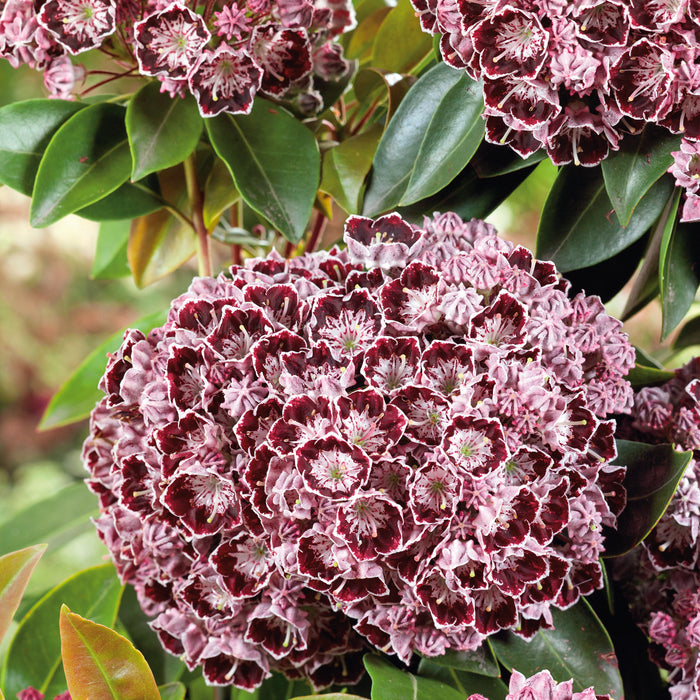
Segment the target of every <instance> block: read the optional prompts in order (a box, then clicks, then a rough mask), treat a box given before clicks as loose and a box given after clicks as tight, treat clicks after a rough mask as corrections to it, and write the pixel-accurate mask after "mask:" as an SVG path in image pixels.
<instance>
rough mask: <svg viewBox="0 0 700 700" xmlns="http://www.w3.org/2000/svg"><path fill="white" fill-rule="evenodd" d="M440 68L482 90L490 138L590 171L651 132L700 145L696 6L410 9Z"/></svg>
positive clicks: (438, 1) (518, 1) (516, 0)
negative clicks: (630, 136)
mask: <svg viewBox="0 0 700 700" xmlns="http://www.w3.org/2000/svg"><path fill="white" fill-rule="evenodd" d="M412 2H413V5H414V7H415V9H416V11H417V13H418V14H419V16H420V20H421V24H422V26H423V29H424V30H425V31H426V32H429V33H432V34H440V35H441V41H440V47H441V51H442V56H443V58H444V60H445V61H446V62H447V63H449V64H450V65H452V66H454V67H456V68H460V69H464V70H466V71H467V73H468V74H469V75H470V76H472V77H474V78H476V79H479V80H482V81H483V85H484V99H485V103H486V109H485V112H484V114H485V118H486V138H487V139H488V140H489V141H491V142H492V143H501V144H502V143H507V144H509V145H510V146H511V148H513V149H514V150H515V151H517V152H518V153H519V154H520V155H522V156H523V157H525V156H527V155H529V154H531V153H533V152H535V151H537V150H539V149H545V150H546V152H547V154H548V155H549V157H550V158H551V159H552V161H553V162H554V163H555V164H557V165H562V164H565V163H571V162H573V163H576V164H582V165H589V166H592V165H596V164H597V163H599V162H600V161H601V160H603V158H605V157H606V155H607V154H608V152H609V151H610V150H611V149H612V150H617V148H618V147H619V146H618V142H619V140H620V138H621V137H622V135H623V133H624V132H634V131H636V130H638V129H639V128H640V127H641V126H643V124H644V123H648V122H652V123H655V124H659V125H661V126H664V127H666V128H668V129H669V130H670V131H672V132H673V133H681V134H684V135H685V136H686V137H688V138H690V139H697V138H698V137H700V68H699V67H698V65H697V58H698V56H699V54H698V47H699V46H700V5H698V3H697V2H695V1H694V0H679V1H678V2H665V1H663V0H652V1H651V2H643V1H642V0H631V1H627V2H623V1H622V0H573V1H571V2H563V1H562V0H540V2H532V0H511V1H510V2H496V1H495V0H482V1H480V2H459V3H456V2H453V1H452V0H412Z"/></svg>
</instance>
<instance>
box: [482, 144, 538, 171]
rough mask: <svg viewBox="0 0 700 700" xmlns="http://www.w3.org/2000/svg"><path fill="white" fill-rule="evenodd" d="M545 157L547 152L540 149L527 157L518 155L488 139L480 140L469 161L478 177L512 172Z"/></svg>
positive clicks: (534, 163) (527, 166)
mask: <svg viewBox="0 0 700 700" xmlns="http://www.w3.org/2000/svg"><path fill="white" fill-rule="evenodd" d="M546 157H547V152H546V151H545V150H544V149H541V150H539V151H537V152H535V153H533V154H532V155H531V156H528V157H527V158H523V157H522V156H520V155H518V154H517V153H516V152H515V151H514V150H512V149H510V148H504V147H503V146H496V145H495V144H493V143H489V142H488V141H482V143H481V145H480V146H479V148H478V150H477V151H476V153H475V154H474V157H473V158H472V159H471V161H469V162H470V163H471V165H472V166H474V170H476V173H477V175H478V176H479V177H499V176H501V175H506V174H507V173H514V172H515V171H516V170H520V169H521V168H529V167H530V166H531V165H536V164H537V163H539V162H540V161H542V160H544V159H545V158H546Z"/></svg>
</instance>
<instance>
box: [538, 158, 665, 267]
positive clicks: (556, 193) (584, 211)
mask: <svg viewBox="0 0 700 700" xmlns="http://www.w3.org/2000/svg"><path fill="white" fill-rule="evenodd" d="M672 189H673V184H672V181H671V180H670V179H669V178H667V177H663V178H661V179H660V180H658V181H657V182H656V183H655V184H654V185H653V186H652V187H651V189H650V190H649V191H648V192H647V194H646V195H645V196H644V198H643V199H642V201H641V202H640V203H639V204H638V205H637V207H636V209H635V211H634V214H633V216H632V218H631V219H630V222H629V224H628V225H627V226H626V227H623V226H622V225H621V224H620V222H619V221H618V220H617V218H616V217H615V216H614V211H613V206H612V204H611V203H610V199H609V198H608V195H607V193H606V191H605V182H604V181H603V176H602V174H601V171H600V168H583V167H578V166H574V165H567V166H564V167H563V168H561V169H560V171H559V175H558V177H557V179H556V181H555V182H554V186H553V187H552V189H551V191H550V193H549V196H548V197H547V201H546V202H545V205H544V209H543V211H542V218H541V220H540V226H539V230H538V232H537V257H538V258H542V259H547V260H552V261H553V262H554V263H555V264H556V266H557V267H558V269H559V271H560V272H567V271H568V270H576V269H579V268H581V267H588V266H590V265H595V264H596V263H599V262H602V261H603V260H607V259H608V258H611V257H613V256H614V255H616V254H617V253H619V252H620V251H622V250H624V249H625V248H627V247H628V246H629V245H631V244H632V243H634V242H635V241H636V240H638V239H639V238H641V237H642V236H643V235H644V234H645V233H646V231H647V230H648V229H649V227H650V226H651V225H652V224H653V223H654V221H656V219H657V218H658V216H659V214H661V212H662V210H663V208H664V206H665V204H666V202H667V201H668V197H669V195H670V194H671V191H672Z"/></svg>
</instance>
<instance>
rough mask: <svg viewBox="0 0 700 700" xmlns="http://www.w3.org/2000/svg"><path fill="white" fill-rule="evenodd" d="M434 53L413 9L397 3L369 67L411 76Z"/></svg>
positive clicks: (381, 29)
mask: <svg viewBox="0 0 700 700" xmlns="http://www.w3.org/2000/svg"><path fill="white" fill-rule="evenodd" d="M432 52H433V41H432V39H431V38H430V36H429V35H428V34H426V33H425V32H423V30H422V29H421V27H420V22H419V21H418V19H417V18H416V15H415V10H414V9H413V6H412V5H411V3H410V2H409V0H398V2H397V4H396V7H394V8H393V9H392V10H391V12H390V13H389V14H388V15H387V16H386V18H385V19H384V21H383V22H382V24H381V26H380V27H379V30H378V31H377V35H376V38H375V40H374V51H373V52H372V58H371V61H370V63H371V65H372V66H374V67H375V68H381V69H382V70H387V71H390V72H392V73H410V72H411V71H413V70H414V69H416V68H417V67H418V66H420V65H421V64H422V63H423V62H424V61H425V60H426V58H427V57H430V56H431V55H432ZM455 72H456V71H455Z"/></svg>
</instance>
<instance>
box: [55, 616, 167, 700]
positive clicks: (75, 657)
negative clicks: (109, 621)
mask: <svg viewBox="0 0 700 700" xmlns="http://www.w3.org/2000/svg"><path fill="white" fill-rule="evenodd" d="M59 626H60V631H61V658H62V659H63V668H64V671H65V674H66V681H67V684H68V690H69V691H70V695H71V699H72V700H95V698H101V699H102V698H104V700H107V699H108V698H113V700H123V699H124V698H139V700H160V693H159V692H158V686H157V685H156V682H155V679H154V678H153V674H152V673H151V670H150V669H149V668H148V664H147V663H146V659H144V658H143V654H142V653H141V652H140V651H138V649H136V648H135V647H134V645H133V644H132V643H131V642H130V641H129V640H128V639H126V638H125V637H122V636H121V634H118V633H117V632H115V631H114V630H111V629H109V627H105V625H100V624H97V623H96V622H93V621H92V620H88V619H86V618H84V617H82V616H81V615H78V614H76V613H73V612H71V611H70V610H69V609H68V606H66V605H63V606H61V614H60V619H59Z"/></svg>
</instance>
